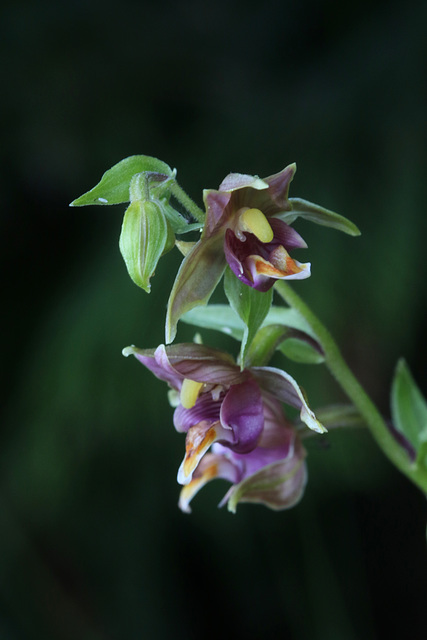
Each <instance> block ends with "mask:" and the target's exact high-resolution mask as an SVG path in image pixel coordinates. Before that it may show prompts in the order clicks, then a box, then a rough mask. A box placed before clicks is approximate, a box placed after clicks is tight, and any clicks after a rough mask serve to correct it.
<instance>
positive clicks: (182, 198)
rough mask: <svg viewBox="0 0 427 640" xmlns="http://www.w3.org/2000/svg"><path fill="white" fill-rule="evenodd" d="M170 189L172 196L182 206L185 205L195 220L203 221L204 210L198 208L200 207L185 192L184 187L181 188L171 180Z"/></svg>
mask: <svg viewBox="0 0 427 640" xmlns="http://www.w3.org/2000/svg"><path fill="white" fill-rule="evenodd" d="M170 190H171V193H172V195H173V197H174V198H176V199H177V200H178V202H180V203H181V204H182V206H183V207H185V208H186V209H187V211H188V212H189V213H191V215H192V216H193V218H194V219H195V220H197V222H204V221H205V213H204V211H202V209H200V207H198V206H197V204H196V203H195V202H194V200H192V199H191V198H190V196H189V195H187V194H186V193H185V191H184V189H182V187H180V186H179V184H178V183H177V182H176V181H175V180H173V181H172V186H171V188H170Z"/></svg>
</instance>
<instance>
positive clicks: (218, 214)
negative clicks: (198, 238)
mask: <svg viewBox="0 0 427 640" xmlns="http://www.w3.org/2000/svg"><path fill="white" fill-rule="evenodd" d="M230 199H231V193H224V192H223V191H215V190H214V189H205V190H204V191H203V202H204V203H205V207H206V222H205V226H204V229H203V238H205V239H206V238H209V237H210V236H211V235H213V234H214V233H215V232H216V231H218V229H219V228H220V227H221V226H223V225H224V224H225V223H226V222H227V220H228V219H229V217H230V216H231V215H232V213H233V210H232V208H231V207H228V204H229V202H230ZM227 207H228V208H227Z"/></svg>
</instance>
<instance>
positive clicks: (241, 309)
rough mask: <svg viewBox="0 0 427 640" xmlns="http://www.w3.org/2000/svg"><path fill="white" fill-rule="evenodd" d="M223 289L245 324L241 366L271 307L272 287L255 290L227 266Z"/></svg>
mask: <svg viewBox="0 0 427 640" xmlns="http://www.w3.org/2000/svg"><path fill="white" fill-rule="evenodd" d="M224 291H225V294H226V296H227V298H228V301H229V303H230V305H231V307H232V308H233V309H234V311H235V312H236V313H237V314H238V316H239V317H240V318H241V320H243V322H244V324H245V328H244V331H243V337H242V344H241V347H240V364H241V366H242V367H243V366H244V365H245V358H246V353H247V350H248V348H249V347H250V345H251V342H252V340H253V339H254V337H255V334H256V332H257V331H258V329H259V328H260V326H261V324H262V323H263V321H264V319H265V317H266V315H267V313H268V311H269V309H270V307H271V303H272V301H273V289H270V291H266V292H263V291H257V290H256V289H253V288H252V287H249V286H248V285H246V284H243V283H242V282H240V280H239V279H238V278H236V276H235V275H234V273H233V272H232V271H231V269H230V268H229V267H227V269H226V270H225V277H224Z"/></svg>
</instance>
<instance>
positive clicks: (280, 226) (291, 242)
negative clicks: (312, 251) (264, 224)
mask: <svg viewBox="0 0 427 640" xmlns="http://www.w3.org/2000/svg"><path fill="white" fill-rule="evenodd" d="M268 222H269V223H270V226H271V228H272V229H273V234H274V238H273V240H272V241H271V242H270V243H269V245H275V244H277V245H282V247H285V249H286V250H287V251H292V249H307V244H306V242H305V240H303V238H301V236H300V234H299V233H298V232H297V231H295V229H294V228H293V227H290V226H289V225H288V224H286V222H283V221H282V220H280V219H279V218H269V219H268Z"/></svg>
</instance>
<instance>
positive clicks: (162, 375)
mask: <svg viewBox="0 0 427 640" xmlns="http://www.w3.org/2000/svg"><path fill="white" fill-rule="evenodd" d="M131 354H132V355H134V356H135V358H136V359H137V360H139V362H141V363H142V364H143V365H144V366H145V367H147V369H149V370H150V371H151V372H152V373H154V375H155V376H156V378H159V380H163V381H164V382H167V383H168V384H169V385H170V386H171V387H173V388H174V389H178V390H179V389H181V384H182V380H183V379H184V376H182V375H181V374H179V373H178V372H177V371H176V369H174V368H173V367H172V365H171V364H170V362H169V359H168V357H167V354H166V349H165V346H164V345H163V344H161V345H160V346H159V347H157V349H155V350H154V349H138V348H137V347H126V348H125V349H123V355H125V356H129V355H131Z"/></svg>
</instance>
